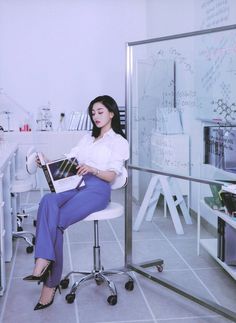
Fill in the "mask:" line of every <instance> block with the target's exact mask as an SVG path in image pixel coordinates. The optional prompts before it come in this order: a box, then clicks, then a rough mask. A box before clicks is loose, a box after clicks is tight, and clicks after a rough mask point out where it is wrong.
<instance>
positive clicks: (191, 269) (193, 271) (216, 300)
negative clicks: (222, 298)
mask: <svg viewBox="0 0 236 323" xmlns="http://www.w3.org/2000/svg"><path fill="white" fill-rule="evenodd" d="M154 225H155V226H156V227H157V229H158V230H159V232H160V233H161V234H162V235H163V237H165V239H166V241H167V242H168V244H169V245H170V246H171V247H172V249H173V250H174V251H175V252H176V253H177V255H178V256H179V257H180V258H181V259H182V261H183V262H184V263H185V264H186V265H187V267H188V268H189V270H190V271H191V272H192V273H193V275H194V276H195V277H196V278H197V280H198V281H199V282H200V283H201V285H202V286H203V287H204V288H205V289H206V290H207V292H208V293H209V295H210V296H211V297H212V298H213V300H215V302H216V303H217V304H218V305H220V302H219V301H218V299H217V298H216V297H215V295H214V294H213V293H212V292H211V291H210V289H209V288H208V287H207V286H206V284H205V283H204V282H203V281H202V280H201V278H200V277H199V276H198V275H197V273H196V272H195V270H194V269H193V268H192V267H191V265H190V264H189V263H188V262H187V261H186V260H185V258H184V257H183V256H182V255H181V253H180V252H179V251H178V250H177V249H176V248H175V246H174V245H173V243H172V242H171V241H170V240H169V239H168V237H167V236H166V235H165V234H164V233H163V232H162V231H161V230H160V228H159V227H158V225H157V224H156V223H154Z"/></svg>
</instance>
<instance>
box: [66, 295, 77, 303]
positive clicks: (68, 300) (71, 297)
mask: <svg viewBox="0 0 236 323" xmlns="http://www.w3.org/2000/svg"><path fill="white" fill-rule="evenodd" d="M74 300H75V294H67V295H66V301H67V303H68V304H72V303H74Z"/></svg>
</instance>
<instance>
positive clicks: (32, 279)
mask: <svg viewBox="0 0 236 323" xmlns="http://www.w3.org/2000/svg"><path fill="white" fill-rule="evenodd" d="M51 268H52V261H50V262H49V263H48V265H47V266H46V267H44V269H43V270H42V272H41V274H40V275H39V276H34V275H29V276H26V277H24V278H23V280H27V281H30V282H35V281H37V282H38V284H40V283H41V282H45V281H46V280H47V278H48V276H49V275H50V272H51Z"/></svg>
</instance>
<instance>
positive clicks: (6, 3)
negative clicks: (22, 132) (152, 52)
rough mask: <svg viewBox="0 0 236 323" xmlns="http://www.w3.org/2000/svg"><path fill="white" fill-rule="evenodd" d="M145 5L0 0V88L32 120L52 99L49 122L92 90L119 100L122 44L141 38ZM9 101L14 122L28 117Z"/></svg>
mask: <svg viewBox="0 0 236 323" xmlns="http://www.w3.org/2000/svg"><path fill="white" fill-rule="evenodd" d="M145 9H146V7H145V0H129V1H126V0H99V1H97V0H39V1H32V0H21V1H19V0H2V1H1V2H0V40H1V51H0V71H1V73H0V88H3V89H4V92H5V93H7V94H8V95H9V96H10V97H11V98H13V99H14V100H16V101H17V102H18V103H19V104H20V105H21V106H22V107H23V108H24V109H26V110H33V111H34V114H35V115H34V118H35V117H36V115H37V110H38V107H40V106H43V105H46V104H47V103H48V101H50V103H51V106H52V112H53V115H54V128H57V121H58V120H59V115H60V113H61V112H65V113H66V114H67V116H68V119H69V114H70V111H73V110H85V109H86V108H87V106H88V104H89V102H90V101H91V100H92V99H93V98H94V97H95V96H97V95H101V94H109V95H112V96H113V97H114V98H115V99H116V100H117V102H118V104H119V105H124V103H125V63H126V60H125V55H126V53H125V43H126V42H127V41H132V40H134V39H135V40H136V39H144V38H146V28H145V26H146V12H145ZM6 101H7V100H4V102H5V104H4V108H6V105H8V106H9V107H10V108H11V109H12V110H14V114H13V115H11V123H12V126H15V128H18V126H19V124H20V122H21V121H22V119H24V118H25V117H26V115H25V114H24V113H23V114H22V111H21V112H19V111H20V109H19V108H18V107H17V106H16V105H15V104H14V103H12V102H11V103H7V102H6ZM0 104H1V97H0ZM0 108H2V107H1V105H0ZM2 118H3V116H1V115H0V124H1V121H2Z"/></svg>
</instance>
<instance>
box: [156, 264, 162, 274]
mask: <svg viewBox="0 0 236 323" xmlns="http://www.w3.org/2000/svg"><path fill="white" fill-rule="evenodd" d="M156 267H157V270H158V271H159V273H161V272H162V271H163V266H162V265H157V266H156Z"/></svg>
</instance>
